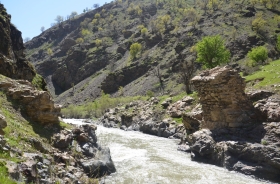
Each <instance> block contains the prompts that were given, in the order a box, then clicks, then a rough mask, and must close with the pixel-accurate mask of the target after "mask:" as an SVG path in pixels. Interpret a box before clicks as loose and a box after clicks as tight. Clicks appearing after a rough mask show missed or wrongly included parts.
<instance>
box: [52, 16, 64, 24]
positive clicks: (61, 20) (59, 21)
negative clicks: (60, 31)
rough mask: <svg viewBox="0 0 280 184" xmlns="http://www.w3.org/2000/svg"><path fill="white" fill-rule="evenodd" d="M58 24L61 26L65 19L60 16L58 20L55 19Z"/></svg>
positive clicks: (57, 17)
mask: <svg viewBox="0 0 280 184" xmlns="http://www.w3.org/2000/svg"><path fill="white" fill-rule="evenodd" d="M54 20H55V21H56V22H57V23H58V24H60V23H61V22H63V17H62V16H60V15H58V16H56V18H55V19H54Z"/></svg>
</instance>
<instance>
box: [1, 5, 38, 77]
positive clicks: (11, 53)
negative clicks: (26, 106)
mask: <svg viewBox="0 0 280 184" xmlns="http://www.w3.org/2000/svg"><path fill="white" fill-rule="evenodd" d="M10 20H11V15H9V14H7V12H6V9H5V8H4V6H3V4H1V3H0V42H1V45H0V74H2V75H5V76H7V77H10V78H13V79H25V80H28V81H32V79H33V78H34V76H35V75H36V73H35V70H34V69H33V67H32V65H31V64H30V63H29V62H28V61H27V60H26V59H25V55H24V53H23V52H24V45H23V41H22V37H21V32H20V31H18V30H17V29H16V27H15V26H14V25H13V24H11V22H10Z"/></svg>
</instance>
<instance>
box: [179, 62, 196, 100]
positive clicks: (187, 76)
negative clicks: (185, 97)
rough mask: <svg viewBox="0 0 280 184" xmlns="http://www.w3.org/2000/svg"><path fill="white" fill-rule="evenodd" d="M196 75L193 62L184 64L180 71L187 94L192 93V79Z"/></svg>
mask: <svg viewBox="0 0 280 184" xmlns="http://www.w3.org/2000/svg"><path fill="white" fill-rule="evenodd" d="M193 73H194V63H193V61H189V62H184V63H182V67H181V70H180V73H179V75H180V77H181V79H182V81H183V83H184V85H185V91H186V93H187V94H190V93H191V83H190V81H191V79H192V77H193Z"/></svg>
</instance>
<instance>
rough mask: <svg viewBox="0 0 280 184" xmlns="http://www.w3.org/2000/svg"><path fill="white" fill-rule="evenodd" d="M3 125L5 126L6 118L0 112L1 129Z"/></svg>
mask: <svg viewBox="0 0 280 184" xmlns="http://www.w3.org/2000/svg"><path fill="white" fill-rule="evenodd" d="M5 127H7V121H6V118H5V116H3V115H2V114H0V129H3V128H5Z"/></svg>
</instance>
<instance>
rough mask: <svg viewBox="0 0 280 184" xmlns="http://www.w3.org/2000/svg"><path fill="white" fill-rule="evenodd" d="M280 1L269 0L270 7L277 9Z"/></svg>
mask: <svg viewBox="0 0 280 184" xmlns="http://www.w3.org/2000/svg"><path fill="white" fill-rule="evenodd" d="M279 3H280V0H269V4H270V7H271V8H272V9H275V8H276V7H277V4H279Z"/></svg>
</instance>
